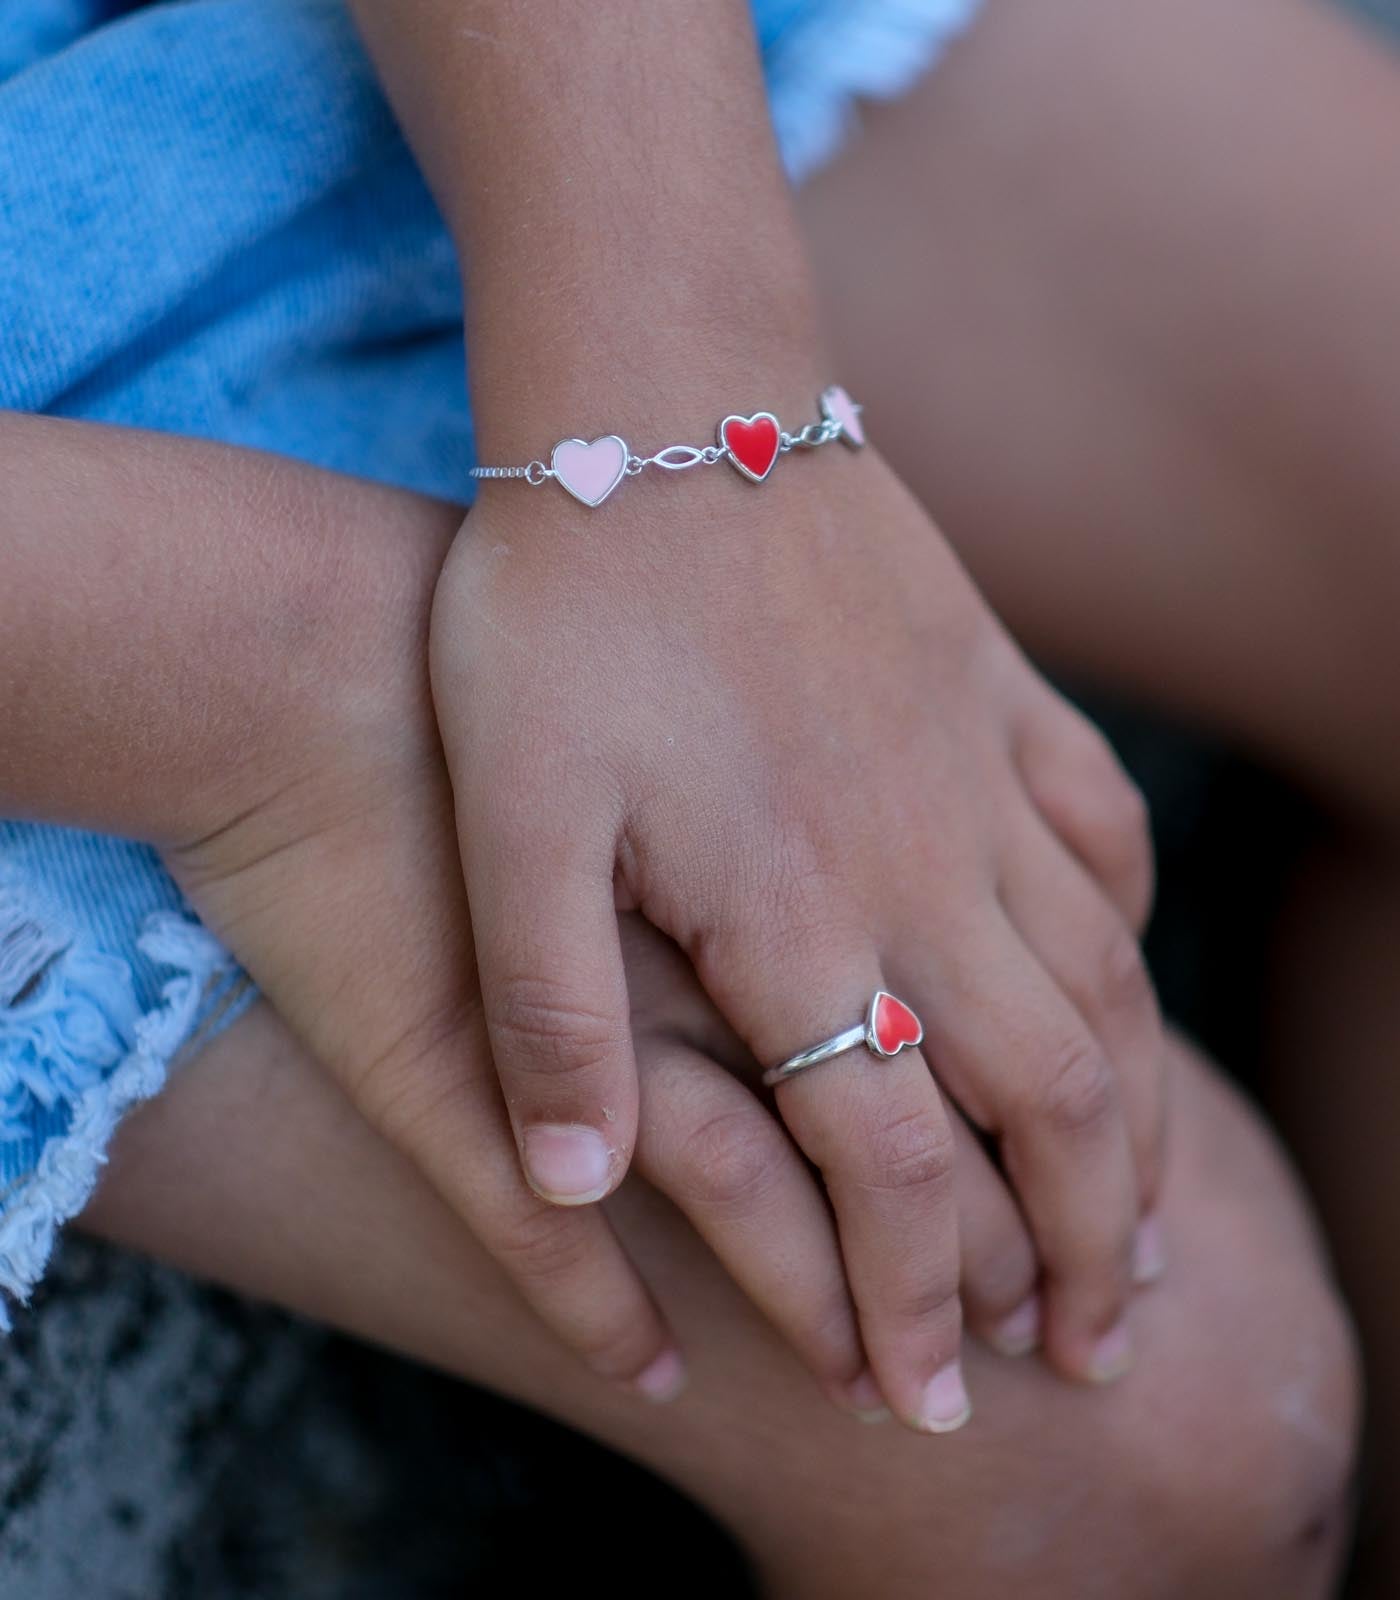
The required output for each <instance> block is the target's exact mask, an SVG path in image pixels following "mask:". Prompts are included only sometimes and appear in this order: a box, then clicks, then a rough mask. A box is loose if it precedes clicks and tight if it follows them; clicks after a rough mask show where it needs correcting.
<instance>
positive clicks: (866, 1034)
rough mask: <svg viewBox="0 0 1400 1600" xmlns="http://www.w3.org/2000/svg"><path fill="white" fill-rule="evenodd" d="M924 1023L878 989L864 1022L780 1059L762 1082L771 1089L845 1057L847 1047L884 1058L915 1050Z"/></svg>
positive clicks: (900, 1001)
mask: <svg viewBox="0 0 1400 1600" xmlns="http://www.w3.org/2000/svg"><path fill="white" fill-rule="evenodd" d="M923 1038H924V1025H923V1023H922V1022H920V1021H919V1019H918V1018H917V1017H916V1016H915V1015H914V1013H913V1011H912V1010H910V1008H909V1007H908V1006H907V1005H905V1003H904V1002H903V1001H902V1000H897V999H896V998H895V997H894V995H892V994H890V993H889V991H888V990H886V989H877V990H876V991H875V993H874V996H873V997H872V998H871V1001H870V1005H869V1008H868V1009H867V1010H866V1013H865V1021H864V1022H861V1023H858V1024H857V1025H856V1026H855V1027H854V1028H847V1029H846V1030H845V1032H844V1033H835V1034H832V1036H831V1038H829V1039H823V1040H822V1041H821V1043H820V1044H814V1045H812V1046H811V1047H810V1048H809V1049H806V1050H799V1051H798V1053H797V1054H796V1055H795V1056H789V1057H788V1058H787V1060H786V1061H780V1062H779V1063H778V1065H777V1066H776V1067H770V1068H769V1069H768V1071H767V1072H765V1073H764V1074H763V1081H764V1083H765V1084H767V1085H768V1087H769V1088H772V1087H773V1086H774V1085H775V1084H779V1083H786V1082H787V1080H788V1079H789V1078H795V1077H796V1076H797V1074H798V1073H799V1072H806V1071H807V1069H808V1068H809V1067H816V1066H820V1065H821V1063H822V1062H823V1061H831V1060H833V1059H834V1058H835V1057H837V1056H843V1055H845V1054H846V1052H847V1051H848V1050H859V1049H860V1048H861V1046H862V1045H863V1046H864V1047H865V1048H866V1049H867V1050H868V1051H869V1052H870V1053H871V1055H873V1056H877V1057H879V1058H880V1059H881V1060H883V1061H887V1060H889V1058H890V1057H891V1056H897V1055H898V1054H899V1052H900V1051H901V1050H912V1049H914V1048H915V1047H916V1046H917V1045H920V1044H922V1043H923Z"/></svg>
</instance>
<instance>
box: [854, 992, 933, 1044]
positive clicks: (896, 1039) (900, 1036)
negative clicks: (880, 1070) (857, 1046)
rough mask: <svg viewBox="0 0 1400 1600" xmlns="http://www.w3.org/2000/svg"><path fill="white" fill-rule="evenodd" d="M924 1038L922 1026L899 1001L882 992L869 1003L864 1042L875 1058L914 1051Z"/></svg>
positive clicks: (877, 993)
mask: <svg viewBox="0 0 1400 1600" xmlns="http://www.w3.org/2000/svg"><path fill="white" fill-rule="evenodd" d="M923 1037H924V1025H923V1023H921V1022H920V1021H919V1019H918V1018H917V1017H916V1016H915V1015H914V1013H913V1012H912V1011H911V1010H910V1009H909V1007H908V1006H907V1005H905V1003H904V1002H903V1001H902V1000H896V999H895V997H894V996H893V995H892V994H887V993H886V992H885V991H884V990H883V989H879V990H877V991H876V994H875V998H874V999H873V1000H872V1001H871V1002H870V1016H869V1018H868V1019H867V1021H866V1024H865V1042H866V1043H867V1044H868V1045H869V1046H870V1048H871V1049H872V1050H873V1051H874V1052H875V1054H876V1055H878V1056H897V1055H898V1054H899V1052H900V1051H901V1050H903V1049H905V1048H906V1047H907V1048H908V1049H911V1050H912V1049H913V1048H914V1047H915V1046H916V1045H918V1044H920V1043H921V1042H922V1040H923Z"/></svg>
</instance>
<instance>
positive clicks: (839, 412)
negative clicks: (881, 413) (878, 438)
mask: <svg viewBox="0 0 1400 1600" xmlns="http://www.w3.org/2000/svg"><path fill="white" fill-rule="evenodd" d="M818 404H819V405H820V406H821V409H822V415H823V416H824V417H825V418H826V419H827V420H828V421H829V422H834V423H836V424H837V426H838V427H839V428H840V429H841V443H842V444H848V445H850V447H851V449H852V450H859V449H860V447H861V446H862V445H863V444H864V443H865V429H864V428H863V427H862V426H861V421H860V407H859V406H858V405H857V404H856V403H855V401H854V400H852V399H851V397H850V395H848V394H847V393H846V391H845V390H844V389H843V388H842V387H841V385H840V384H839V383H833V384H832V386H831V387H830V388H829V389H823V390H822V393H821V399H820V401H818Z"/></svg>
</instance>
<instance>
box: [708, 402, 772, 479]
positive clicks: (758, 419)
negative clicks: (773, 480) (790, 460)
mask: <svg viewBox="0 0 1400 1600" xmlns="http://www.w3.org/2000/svg"><path fill="white" fill-rule="evenodd" d="M719 442H720V444H721V445H722V446H723V447H724V449H725V450H726V451H727V452H728V455H729V460H730V462H731V464H732V465H733V466H734V467H736V468H737V469H738V471H740V472H742V473H743V474H744V476H745V477H746V478H751V479H752V480H753V482H754V483H762V482H763V480H764V479H765V478H766V477H767V476H768V474H769V473H770V472H771V471H772V470H773V463H774V462H775V461H776V460H777V459H778V447H779V445H781V443H782V429H781V428H780V427H779V425H778V419H777V418H776V417H775V416H774V415H773V413H772V412H771V411H755V412H754V414H753V415H752V416H751V417H726V418H725V419H724V421H723V422H721V423H720V425H719Z"/></svg>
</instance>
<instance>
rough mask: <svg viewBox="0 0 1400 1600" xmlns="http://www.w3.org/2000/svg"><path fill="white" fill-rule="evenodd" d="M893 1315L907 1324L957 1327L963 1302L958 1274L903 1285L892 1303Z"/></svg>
mask: <svg viewBox="0 0 1400 1600" xmlns="http://www.w3.org/2000/svg"><path fill="white" fill-rule="evenodd" d="M890 1311H891V1312H892V1313H893V1314H894V1315H895V1316H897V1317H899V1318H901V1319H902V1320H904V1321H906V1322H918V1323H924V1324H930V1323H932V1324H937V1325H939V1326H940V1327H943V1326H947V1327H952V1328H956V1327H958V1326H959V1325H960V1324H961V1320H962V1301H961V1299H960V1297H959V1293H958V1275H957V1273H956V1272H955V1271H949V1272H939V1273H935V1274H933V1275H931V1276H927V1277H922V1278H919V1279H916V1280H914V1281H912V1282H909V1283H906V1284H903V1285H901V1286H900V1287H899V1289H898V1290H896V1292H895V1294H894V1296H893V1297H892V1299H891V1302H890Z"/></svg>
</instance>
